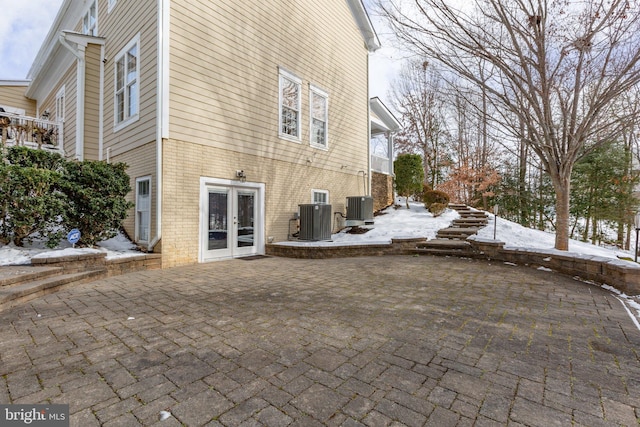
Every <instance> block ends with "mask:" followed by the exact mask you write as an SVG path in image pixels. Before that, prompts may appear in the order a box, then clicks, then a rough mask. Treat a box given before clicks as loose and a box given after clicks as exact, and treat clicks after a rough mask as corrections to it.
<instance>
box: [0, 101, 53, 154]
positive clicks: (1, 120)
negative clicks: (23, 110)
mask: <svg viewBox="0 0 640 427" xmlns="http://www.w3.org/2000/svg"><path fill="white" fill-rule="evenodd" d="M62 131H63V129H62V123H59V122H52V121H49V120H44V119H38V118H35V117H29V116H22V115H19V114H14V113H8V112H3V111H0V147H3V148H4V147H11V146H14V145H23V146H26V147H30V148H37V149H40V150H50V151H58V152H60V153H61V154H64V145H63V141H62V135H63V132H62Z"/></svg>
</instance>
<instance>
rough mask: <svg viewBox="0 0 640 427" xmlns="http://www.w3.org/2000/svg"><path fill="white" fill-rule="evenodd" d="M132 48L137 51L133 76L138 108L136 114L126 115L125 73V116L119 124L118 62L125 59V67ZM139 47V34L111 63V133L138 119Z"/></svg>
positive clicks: (125, 84)
mask: <svg viewBox="0 0 640 427" xmlns="http://www.w3.org/2000/svg"><path fill="white" fill-rule="evenodd" d="M134 46H136V51H137V59H136V76H135V81H136V87H137V91H138V93H137V96H136V101H137V102H138V106H137V110H136V113H135V114H133V115H131V116H127V115H126V113H127V111H128V110H129V104H128V97H127V81H126V73H125V81H124V82H123V84H124V88H123V90H124V92H123V97H124V101H125V103H124V107H123V108H124V113H125V116H124V118H123V120H122V121H121V122H118V97H117V94H118V61H119V60H120V59H121V58H124V59H125V67H126V65H127V61H126V58H127V53H128V52H129V51H130V50H131V48H133V47H134ZM141 49H142V47H141V45H140V33H138V34H136V36H135V37H134V38H133V39H131V41H130V42H129V43H127V45H126V46H125V47H124V48H123V49H122V50H121V51H120V52H118V54H117V55H116V56H115V60H114V63H113V79H114V80H113V86H114V87H113V89H114V90H113V121H114V124H113V131H114V132H117V131H119V130H121V129H124V128H125V127H127V126H129V125H130V124H131V123H135V122H137V121H138V120H139V119H140V86H141V85H140V65H141V64H140V58H141V57H142V54H141Z"/></svg>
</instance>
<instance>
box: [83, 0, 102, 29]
mask: <svg viewBox="0 0 640 427" xmlns="http://www.w3.org/2000/svg"><path fill="white" fill-rule="evenodd" d="M82 34H86V35H88V36H97V35H98V9H97V7H96V2H95V1H94V2H92V3H91V6H89V9H88V10H87V13H85V14H84V16H83V17H82Z"/></svg>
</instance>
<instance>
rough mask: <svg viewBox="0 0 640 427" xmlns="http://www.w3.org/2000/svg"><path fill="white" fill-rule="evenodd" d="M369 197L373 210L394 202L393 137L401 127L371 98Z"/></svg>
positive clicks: (378, 101) (382, 105)
mask: <svg viewBox="0 0 640 427" xmlns="http://www.w3.org/2000/svg"><path fill="white" fill-rule="evenodd" d="M369 104H370V120H371V142H370V144H371V196H372V197H373V210H374V211H378V210H380V209H383V208H386V207H387V206H389V205H391V204H392V203H393V202H394V194H395V192H394V188H393V177H394V173H393V159H394V157H395V156H394V152H393V137H394V135H395V134H396V132H398V131H399V130H400V129H401V127H402V125H401V124H400V122H399V121H398V119H396V118H395V116H394V115H393V113H392V112H391V110H389V109H388V108H387V106H386V105H384V103H383V102H382V101H381V100H380V98H378V97H374V98H371V100H370V102H369Z"/></svg>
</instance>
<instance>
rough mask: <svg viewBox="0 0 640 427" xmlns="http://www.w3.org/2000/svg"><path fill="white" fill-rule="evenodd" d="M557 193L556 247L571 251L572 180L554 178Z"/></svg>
mask: <svg viewBox="0 0 640 427" xmlns="http://www.w3.org/2000/svg"><path fill="white" fill-rule="evenodd" d="M552 180H553V188H554V190H555V192H556V246H555V248H556V249H558V250H560V251H568V250H569V194H570V191H571V180H570V179H569V178H565V177H552Z"/></svg>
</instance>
